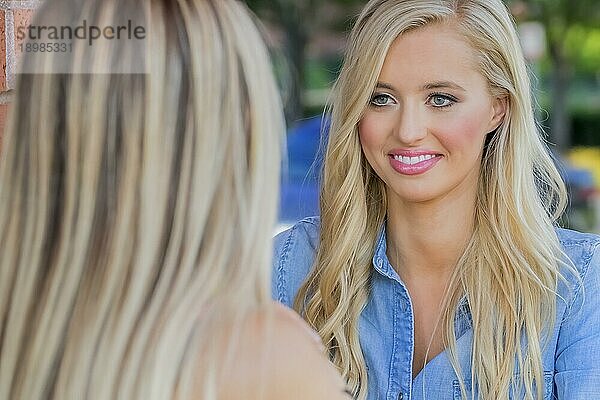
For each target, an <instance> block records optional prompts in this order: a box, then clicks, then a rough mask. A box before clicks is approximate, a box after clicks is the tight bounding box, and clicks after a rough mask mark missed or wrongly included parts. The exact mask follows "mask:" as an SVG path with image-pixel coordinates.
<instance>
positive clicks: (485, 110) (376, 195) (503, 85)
mask: <svg viewBox="0 0 600 400" xmlns="http://www.w3.org/2000/svg"><path fill="white" fill-rule="evenodd" d="M330 114H331V130H330V133H329V142H328V145H327V150H326V155H325V162H324V171H323V179H322V189H321V199H320V201H321V217H320V218H308V219H305V220H303V221H301V222H299V223H298V224H296V225H295V226H294V227H292V228H290V229H289V230H288V231H286V232H283V233H281V234H280V235H279V236H278V237H277V238H276V245H275V258H274V266H273V281H272V289H273V292H274V296H275V297H276V298H277V299H278V300H279V301H281V302H283V303H285V304H287V305H289V306H292V305H293V306H294V307H295V309H296V310H297V311H298V312H299V313H300V314H301V315H302V316H303V317H304V318H305V319H306V321H308V322H309V323H310V324H311V325H312V326H313V328H315V329H316V330H317V331H318V332H319V334H320V335H321V338H322V340H323V342H324V343H325V344H326V347H327V349H328V351H329V355H330V357H331V359H332V361H333V362H334V363H335V364H336V365H337V367H338V369H339V370H340V371H341V372H342V374H343V376H344V378H345V379H346V381H347V383H348V384H349V385H350V386H351V388H352V389H353V393H354V395H355V397H356V398H358V399H365V398H368V399H369V400H376V399H388V400H389V399H394V400H395V399H403V400H408V399H413V400H421V399H429V400H446V399H448V400H452V399H485V400H498V399H536V400H539V399H560V400H577V399H590V398H600V364H599V363H598V360H599V359H600V328H598V322H599V321H600V295H599V290H600V238H599V237H598V236H595V235H592V234H582V233H579V232H574V231H570V230H565V229H561V228H559V227H558V226H557V223H556V221H557V218H558V216H559V215H560V214H561V213H562V211H563V210H564V207H565V203H566V193H565V187H564V184H563V181H562V180H561V177H560V175H559V173H558V171H557V169H556V167H555V165H554V163H553V160H552V158H551V156H550V154H549V152H548V149H547V147H546V145H545V143H544V140H543V136H542V135H541V133H540V132H539V130H538V129H537V127H536V124H535V121H534V115H533V110H532V100H531V94H530V83H529V78H528V72H527V69H526V65H525V62H524V59H523V55H522V53H521V49H520V46H519V42H518V38H517V35H516V32H515V27H514V24H513V21H512V19H511V17H510V14H509V12H508V10H507V8H506V6H505V5H504V4H503V3H502V2H501V1H500V0H372V1H370V2H369V3H368V4H367V5H366V6H365V8H364V10H363V11H362V13H361V15H360V16H359V18H358V20H357V22H356V24H355V26H354V28H353V30H352V32H351V35H350V40H349V45H348V49H347V52H346V56H345V61H344V65H343V68H342V71H341V75H340V77H339V79H338V81H337V83H336V86H335V91H334V96H333V102H332V108H331V110H330Z"/></svg>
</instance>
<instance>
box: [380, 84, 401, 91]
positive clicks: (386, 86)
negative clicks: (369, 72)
mask: <svg viewBox="0 0 600 400" xmlns="http://www.w3.org/2000/svg"><path fill="white" fill-rule="evenodd" d="M375 88H376V89H388V90H393V91H396V88H395V87H394V86H392V85H391V84H389V83H385V82H377V85H375Z"/></svg>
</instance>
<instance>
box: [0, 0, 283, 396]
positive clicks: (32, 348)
mask: <svg viewBox="0 0 600 400" xmlns="http://www.w3.org/2000/svg"><path fill="white" fill-rule="evenodd" d="M127 10H129V11H132V12H135V13H137V14H138V15H137V17H138V18H140V17H141V20H142V21H143V22H144V23H145V26H146V30H147V32H148V36H147V38H146V40H147V42H146V44H145V53H144V55H145V60H139V59H135V58H134V57H137V55H139V54H138V53H137V52H136V51H134V49H133V44H132V41H131V40H126V39H125V40H120V41H112V42H110V43H109V41H100V40H99V41H97V42H95V43H94V44H93V46H88V44H87V41H85V40H79V41H74V42H73V49H72V56H71V57H72V58H71V62H73V63H77V62H78V61H81V60H83V59H85V58H86V57H88V58H89V59H92V60H93V62H94V63H99V64H102V63H106V65H105V66H106V67H107V68H110V64H109V63H111V62H113V61H114V59H115V58H118V59H119V60H125V62H133V63H137V62H140V61H144V62H146V63H147V73H141V74H56V73H54V70H53V69H52V68H53V66H56V62H57V59H56V58H55V57H58V55H57V54H53V53H44V54H38V55H36V56H35V57H31V56H30V55H26V58H25V60H24V63H25V64H24V65H25V66H29V67H32V65H31V64H32V63H38V64H37V65H35V67H36V68H38V70H39V71H41V72H40V73H38V74H27V75H21V76H19V77H18V83H17V88H16V96H15V98H14V101H13V104H12V105H11V108H12V110H11V116H10V123H9V127H8V130H7V132H6V135H5V138H4V143H3V144H4V147H3V149H2V150H3V152H2V159H1V164H0V235H1V240H0V398H2V399H27V400H36V399H76V400H80V399H144V400H152V399H164V400H166V399H169V400H170V399H174V398H182V399H183V398H191V397H194V398H203V399H216V398H217V389H218V388H217V385H218V381H219V374H221V373H222V372H223V371H222V370H223V368H226V364H225V361H224V360H223V354H222V350H223V348H222V347H220V346H216V345H215V344H218V343H220V342H219V340H221V339H222V338H221V336H222V335H223V329H225V328H227V329H229V331H230V332H236V328H235V326H236V325H235V324H236V323H241V322H240V321H242V320H243V319H244V317H245V315H248V313H250V312H253V310H255V309H257V308H260V307H262V306H263V305H265V304H267V302H269V301H270V299H271V296H270V290H269V283H268V282H269V277H270V258H271V254H272V252H271V249H270V242H271V235H272V230H273V226H274V222H275V213H276V209H277V207H276V205H277V204H276V203H277V200H276V199H277V187H278V179H279V164H280V154H281V141H282V137H281V136H282V132H283V131H284V124H283V118H282V115H281V105H280V100H279V94H278V91H277V88H276V85H275V82H274V79H273V76H272V71H271V66H270V63H269V61H268V54H267V50H266V48H265V46H264V44H263V42H262V40H261V36H260V34H259V32H258V31H257V28H256V26H255V25H254V22H253V20H252V18H251V17H250V16H249V14H248V11H247V9H246V7H245V6H243V5H242V4H241V3H239V2H237V1H233V0H177V1H167V0H149V1H142V0H139V1H138V0H103V1H96V0H78V1H70V0H47V1H45V2H44V3H43V5H42V8H41V9H40V10H39V14H38V16H37V17H36V19H35V20H34V23H37V24H38V25H43V24H44V21H45V17H46V16H48V15H50V14H53V15H59V14H68V15H75V16H76V17H78V18H79V21H81V20H83V19H86V20H87V22H88V24H95V25H97V26H110V25H114V23H115V21H117V20H120V18H122V15H123V13H124V12H127ZM60 56H61V57H64V55H60ZM232 324H233V325H232ZM200 356H201V357H202V361H201V362H200V361H199V358H200ZM200 364H201V365H200ZM229 367H231V365H230V366H229ZM192 394H193V396H192Z"/></svg>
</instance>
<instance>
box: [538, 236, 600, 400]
mask: <svg viewBox="0 0 600 400" xmlns="http://www.w3.org/2000/svg"><path fill="white" fill-rule="evenodd" d="M557 233H558V237H559V239H560V242H561V244H562V247H563V250H564V252H565V254H566V255H567V256H568V258H569V259H570V261H571V262H572V265H573V266H574V267H575V268H576V269H577V273H578V276H573V275H572V274H571V275H568V274H564V275H565V278H566V279H567V282H566V283H565V282H561V283H560V284H559V289H558V301H557V309H558V310H557V311H558V312H559V314H558V315H557V317H558V320H557V321H556V329H555V332H554V334H555V339H556V342H555V347H553V349H552V350H553V351H552V352H546V355H547V356H548V357H552V358H554V360H553V364H554V365H553V367H554V384H555V391H556V392H555V396H556V397H557V398H559V399H583V398H598V397H597V396H599V395H600V364H599V363H598V360H600V328H599V323H600V236H598V235H594V234H589V233H580V232H576V231H571V230H567V229H558V230H557ZM561 311H562V313H561ZM548 353H550V354H548ZM586 396H587V397H586Z"/></svg>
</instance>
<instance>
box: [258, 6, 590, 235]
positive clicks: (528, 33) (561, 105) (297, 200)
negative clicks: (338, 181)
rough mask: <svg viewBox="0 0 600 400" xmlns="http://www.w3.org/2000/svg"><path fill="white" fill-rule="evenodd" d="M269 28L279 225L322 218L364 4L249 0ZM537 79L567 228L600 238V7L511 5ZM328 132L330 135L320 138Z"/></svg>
mask: <svg viewBox="0 0 600 400" xmlns="http://www.w3.org/2000/svg"><path fill="white" fill-rule="evenodd" d="M246 3H247V4H248V5H249V7H250V8H251V9H252V10H253V11H254V12H255V13H256V14H257V15H258V17H259V18H260V20H261V22H262V24H263V25H264V27H265V34H266V36H267V40H268V42H269V45H270V46H271V48H272V51H273V63H274V69H275V71H276V73H277V76H278V78H279V81H280V86H281V92H282V96H283V99H284V103H285V109H286V120H287V124H288V132H287V151H288V153H287V163H286V164H287V166H286V167H285V170H284V173H283V176H282V188H281V206H280V214H279V223H280V226H279V228H278V229H284V228H285V227H286V226H289V225H291V224H293V223H294V222H295V221H297V220H299V219H301V218H303V217H305V216H311V215H317V214H318V212H319V210H318V184H319V183H318V182H319V173H320V168H321V159H322V157H321V154H322V146H323V144H324V139H326V138H325V136H326V130H327V129H326V128H327V126H326V124H325V123H324V122H323V121H322V119H321V116H322V113H323V109H324V105H325V103H326V102H327V99H328V96H329V92H330V88H331V85H332V83H333V82H334V80H335V79H336V77H337V74H338V72H339V69H340V66H341V61H342V56H343V52H344V48H345V45H346V36H347V34H348V32H349V30H350V29H351V27H352V24H353V22H354V21H355V19H356V17H357V16H358V14H359V12H360V10H361V8H362V7H363V6H364V5H365V4H366V1H365V0H362V1H361V0H328V1H317V0H246ZM505 3H506V4H507V5H508V6H509V8H510V10H511V12H512V14H513V16H514V18H515V20H516V21H517V24H518V27H519V34H520V39H521V44H522V47H523V51H524V53H525V56H526V58H527V60H528V62H529V65H530V69H531V71H532V73H533V74H534V75H535V76H536V78H535V79H534V94H535V97H536V100H537V103H538V105H539V107H538V108H539V110H538V112H537V119H538V122H539V124H540V125H541V126H542V127H543V129H544V131H545V132H546V134H547V140H548V142H549V143H550V146H551V148H552V150H553V152H554V154H555V156H556V160H557V164H558V165H559V168H560V170H561V172H562V174H563V176H564V178H565V180H566V182H567V185H568V188H569V192H570V205H569V209H568V212H567V213H566V215H565V217H564V218H563V220H562V221H561V223H562V225H564V226H566V227H570V228H574V229H578V230H584V231H595V232H597V233H600V1H598V0H506V1H505ZM321 132H325V133H323V134H322V133H321Z"/></svg>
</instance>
